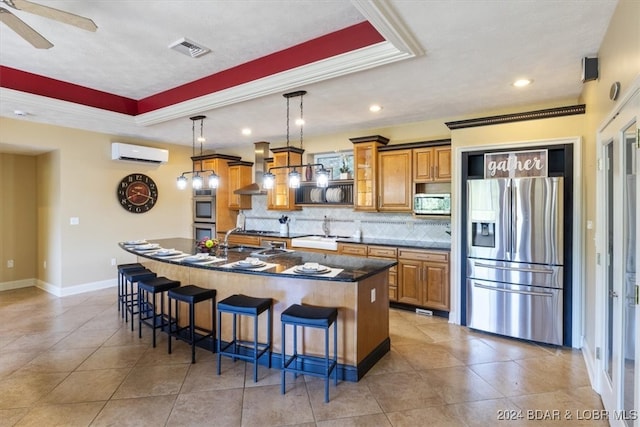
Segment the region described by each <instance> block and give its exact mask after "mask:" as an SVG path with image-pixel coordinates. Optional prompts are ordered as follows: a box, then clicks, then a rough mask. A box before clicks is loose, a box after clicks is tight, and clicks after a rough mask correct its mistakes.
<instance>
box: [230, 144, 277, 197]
mask: <svg viewBox="0 0 640 427" xmlns="http://www.w3.org/2000/svg"><path fill="white" fill-rule="evenodd" d="M254 145H255V163H254V164H253V168H254V169H253V170H254V182H252V183H251V184H249V185H246V186H244V187H242V188H238V189H237V190H235V191H234V192H233V193H234V194H250V195H254V194H267V190H265V189H263V188H262V176H263V175H264V168H265V164H264V159H265V158H266V157H267V155H268V154H269V143H268V142H264V141H263V142H255V143H254Z"/></svg>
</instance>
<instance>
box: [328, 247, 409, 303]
mask: <svg viewBox="0 0 640 427" xmlns="http://www.w3.org/2000/svg"><path fill="white" fill-rule="evenodd" d="M338 253H339V254H340V255H350V256H361V257H367V258H378V259H385V260H390V261H397V260H398V249H397V248H392V247H389V246H372V245H362V244H354V243H339V244H338ZM397 274H398V267H397V266H393V267H391V268H390V269H389V300H390V301H397V294H398V286H397V282H398V281H397Z"/></svg>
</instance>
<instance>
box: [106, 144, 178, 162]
mask: <svg viewBox="0 0 640 427" xmlns="http://www.w3.org/2000/svg"><path fill="white" fill-rule="evenodd" d="M111 160H128V161H132V162H145V163H158V164H159V163H167V162H168V161H169V150H163V149H161V148H153V147H143V146H141V145H131V144H123V143H122V142H112V143H111Z"/></svg>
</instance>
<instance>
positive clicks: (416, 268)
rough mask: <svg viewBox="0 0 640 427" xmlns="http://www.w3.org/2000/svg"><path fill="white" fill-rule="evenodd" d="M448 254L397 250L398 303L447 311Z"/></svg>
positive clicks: (448, 285)
mask: <svg viewBox="0 0 640 427" xmlns="http://www.w3.org/2000/svg"><path fill="white" fill-rule="evenodd" d="M449 287H450V284H449V253H448V252H442V251H424V250H413V249H399V250H398V302H402V303H407V304H412V305H416V306H420V307H425V308H431V309H434V310H442V311H449Z"/></svg>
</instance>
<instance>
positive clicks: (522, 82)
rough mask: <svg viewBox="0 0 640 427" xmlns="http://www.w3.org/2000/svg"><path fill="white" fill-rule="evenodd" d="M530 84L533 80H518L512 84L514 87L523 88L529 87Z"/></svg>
mask: <svg viewBox="0 0 640 427" xmlns="http://www.w3.org/2000/svg"><path fill="white" fill-rule="evenodd" d="M531 83H533V80H530V79H518V80H516V81H515V82H513V85H514V86H515V87H525V86H529V85H530V84H531Z"/></svg>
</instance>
